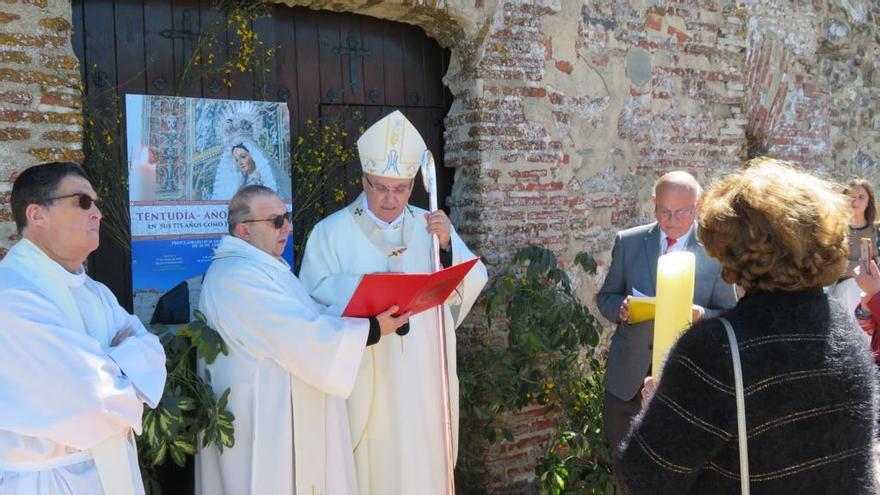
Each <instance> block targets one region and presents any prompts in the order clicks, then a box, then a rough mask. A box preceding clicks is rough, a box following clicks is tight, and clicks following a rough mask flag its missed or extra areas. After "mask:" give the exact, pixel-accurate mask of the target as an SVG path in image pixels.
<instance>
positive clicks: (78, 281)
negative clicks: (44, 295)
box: [19, 239, 86, 288]
mask: <svg viewBox="0 0 880 495" xmlns="http://www.w3.org/2000/svg"><path fill="white" fill-rule="evenodd" d="M19 242H20V243H22V246H23V247H25V248H27V249H28V251H30V252H31V255H34V256H41V257H44V258H46V261H48V263H46V267H47V268H49V269H50V270H52V271H54V272H56V273H57V274H58V275H57V276H59V277H61V280H63V281H64V282H65V284H66V285H67V286H68V287H72V288H76V287H82V285H83V284H84V283H85V281H86V271H85V270H84V269H83V267H82V266H80V267H79V270H77V272H76V273H70V272H69V271H67V268H64V267H63V266H61V264H60V263H58V262H57V261H55V260H53V259H52V258H50V257H49V255H47V254H46V252H45V251H43V250H42V249H40V247H39V246H37V245H36V244H34V243H33V242H31V241H29V240H28V239H22V240H20V241H19Z"/></svg>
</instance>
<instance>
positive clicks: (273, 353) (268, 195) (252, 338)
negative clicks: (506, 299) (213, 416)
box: [196, 185, 409, 495]
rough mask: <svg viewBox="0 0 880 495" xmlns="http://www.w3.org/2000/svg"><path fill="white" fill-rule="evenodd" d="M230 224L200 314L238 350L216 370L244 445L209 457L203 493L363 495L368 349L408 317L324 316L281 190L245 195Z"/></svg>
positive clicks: (199, 466) (203, 456)
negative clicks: (361, 384)
mask: <svg viewBox="0 0 880 495" xmlns="http://www.w3.org/2000/svg"><path fill="white" fill-rule="evenodd" d="M227 220H228V222H229V234H230V235H227V236H224V237H223V239H222V240H221V241H220V244H219V245H218V246H217V249H216V250H215V251H214V260H213V261H212V262H211V266H210V268H208V272H207V274H205V279H204V282H203V283H202V292H201V296H200V299H199V308H200V309H201V311H202V312H204V314H205V317H206V318H207V320H208V324H209V326H211V328H213V329H215V330H217V332H219V333H220V335H221V336H222V337H223V340H224V341H225V342H226V345H227V347H228V349H229V355H228V356H223V355H221V356H218V357H217V360H216V361H214V363H212V364H210V365H207V366H206V368H207V371H209V372H210V375H211V385H212V386H213V387H214V391H215V392H216V393H218V394H219V393H222V392H223V390H225V389H226V388H230V390H231V391H230V393H229V403H228V405H229V409H230V410H231V412H232V414H234V415H235V422H234V425H235V446H234V447H232V448H227V449H223V451H222V452H220V450H218V448H217V447H216V446H214V445H210V446H208V447H206V448H204V449H202V450H201V451H199V454H198V455H197V457H196V493H197V494H202V495H270V494H271V495H294V494H296V495H357V485H356V481H355V473H354V461H353V458H352V453H351V451H352V448H351V439H350V437H349V435H348V429H349V428H348V415H347V412H346V409H345V398H346V397H348V394H349V393H350V392H351V388H352V386H353V385H354V381H355V377H356V375H357V370H358V368H359V366H360V362H361V357H362V356H363V355H364V353H365V350H366V349H367V348H368V347H367V346H372V345H373V344H375V343H377V342H379V340H380V338H381V336H382V335H387V334H390V333H393V332H394V331H395V330H396V329H398V328H399V327H400V326H402V325H403V324H405V323H406V320H407V318H408V317H409V314H403V315H400V316H397V317H393V316H391V315H392V313H393V312H395V311H397V309H398V308H397V306H392V307H391V308H389V309H388V310H387V311H385V312H384V313H381V314H380V315H378V316H377V317H375V318H369V319H364V318H339V317H337V316H325V315H323V314H322V313H321V311H322V309H323V308H321V307H320V306H318V305H317V304H315V303H314V302H313V301H312V299H311V298H310V297H309V294H308V292H307V291H306V289H305V287H303V286H302V284H301V283H300V281H299V280H298V279H297V278H296V276H294V274H293V272H291V270H290V265H288V264H287V262H286V261H284V259H283V258H281V253H282V252H283V251H284V246H285V245H286V244H287V241H288V238H289V236H290V221H289V220H290V216H289V213H288V212H287V207H286V206H285V204H284V202H283V201H282V200H281V198H280V197H278V195H277V194H275V193H274V192H273V191H272V190H271V189H269V188H267V187H265V186H260V185H251V186H245V187H243V188H242V189H240V190H239V191H238V192H237V193H235V196H233V197H232V201H231V202H230V203H229V213H228V215H227Z"/></svg>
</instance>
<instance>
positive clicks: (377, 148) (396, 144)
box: [357, 110, 427, 179]
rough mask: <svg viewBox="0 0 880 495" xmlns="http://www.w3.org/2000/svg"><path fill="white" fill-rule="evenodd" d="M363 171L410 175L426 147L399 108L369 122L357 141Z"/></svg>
mask: <svg viewBox="0 0 880 495" xmlns="http://www.w3.org/2000/svg"><path fill="white" fill-rule="evenodd" d="M357 147H358V154H359V155H360V159H361V168H362V169H363V171H364V173H365V174H370V175H376V176H379V177H389V178H392V179H412V178H413V177H415V176H416V174H417V173H418V171H419V164H420V163H421V159H422V153H423V152H424V151H425V149H427V146H426V145H425V140H424V139H422V135H421V134H419V131H417V130H416V128H415V127H414V126H413V125H412V123H411V122H410V121H408V120H406V117H404V116H403V114H402V113H400V110H395V111H394V112H392V113H390V114H388V115H386V116H385V117H383V118H382V119H381V120H379V121H378V122H376V123H375V124H373V125H371V126H370V128H369V129H367V130H366V132H364V134H363V136H361V138H360V139H358V142H357Z"/></svg>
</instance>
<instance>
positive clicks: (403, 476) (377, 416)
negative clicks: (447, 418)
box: [300, 195, 487, 495]
mask: <svg viewBox="0 0 880 495" xmlns="http://www.w3.org/2000/svg"><path fill="white" fill-rule="evenodd" d="M365 203H366V202H365V201H364V200H363V195H361V197H359V198H358V199H357V200H355V201H354V202H353V203H352V204H350V205H349V206H348V207H347V208H344V209H342V210H340V211H338V212H336V213H334V214H332V215H330V216H329V217H327V218H326V219H324V220H322V221H321V222H319V223H318V224H317V225H316V226H315V228H314V230H313V231H312V233H311V235H310V237H309V240H308V243H307V245H306V251H305V255H304V257H303V265H302V270H301V273H300V278H301V280H302V281H303V283H304V284H305V285H306V286H307V287H308V289H309V291H310V293H311V294H312V297H313V298H315V300H317V301H318V302H320V303H321V304H325V305H327V306H330V310H331V311H332V312H334V314H341V312H342V311H343V310H344V309H345V306H346V305H347V304H348V301H349V299H350V298H351V296H352V294H353V293H354V291H355V288H356V287H357V285H358V283H359V282H360V279H361V276H362V275H363V274H365V273H374V272H404V273H430V272H431V236H430V235H429V234H428V233H427V230H426V228H427V224H426V221H425V217H424V215H425V213H427V212H426V211H425V210H422V209H419V208H416V207H413V206H407V208H405V210H404V212H403V214H402V219H401V221H396V222H394V223H393V225H390V226H388V227H387V228H381V227H379V226H378V225H377V223H376V222H374V221H373V220H372V219H371V218H370V215H369V212H368V211H366V208H365V206H364V205H365ZM450 237H451V241H450V243H451V247H452V263H453V264H458V263H461V262H463V261H467V260H470V259H473V258H475V256H474V254H473V253H472V252H471V251H470V250H469V249H468V248H467V246H465V244H464V242H463V241H462V240H461V238H460V237H459V236H458V234H456V233H455V231H454V230H452V231H451V232H450ZM486 280H487V275H486V268H485V266H484V265H483V264H482V262H478V263H477V264H476V265H475V266H474V267H473V268H472V269H471V271H470V273H469V274H468V275H467V276H466V277H465V279H464V281H463V282H462V284H461V285H460V286H459V288H458V291H459V293H460V294H459V295H460V299H459V301H460V303H459V304H454V305H449V304H447V305H445V306H444V310H445V312H446V329H445V331H446V342H447V347H448V350H447V358H448V365H449V396H450V407H451V413H452V423H453V442H454V445H453V447H454V451H455V450H457V444H458V375H457V373H456V354H455V328H456V327H457V326H458V325H459V324H460V323H461V322H462V320H463V319H464V318H465V316H467V314H468V312H469V311H470V309H471V307H472V306H473V304H474V301H475V300H476V298H477V296H478V295H479V293H480V290H481V289H482V288H483V285H485V283H486ZM409 324H410V331H409V333H408V334H407V335H406V336H404V337H400V336H398V335H391V336H388V337H385V338H383V339H382V340H381V341H380V342H379V343H378V344H376V345H374V346H372V347H371V348H370V349H368V351H367V354H366V355H365V357H364V360H363V362H362V364H361V369H360V372H359V374H358V379H357V383H356V384H355V387H354V390H353V392H352V394H351V397H349V400H348V411H349V419H350V424H351V434H352V441H353V442H354V449H355V450H354V454H355V464H356V465H357V474H358V486H359V488H360V492H361V495H409V494H415V493H417V494H419V495H432V494H442V493H445V486H446V485H445V480H446V468H445V465H446V464H445V455H444V447H443V445H444V440H443V428H444V426H443V412H442V410H441V408H442V395H441V381H440V378H439V370H440V351H439V338H438V334H437V314H436V312H435V311H433V310H429V311H425V312H423V313H420V314H418V315H415V316H413V317H412V318H410V322H409Z"/></svg>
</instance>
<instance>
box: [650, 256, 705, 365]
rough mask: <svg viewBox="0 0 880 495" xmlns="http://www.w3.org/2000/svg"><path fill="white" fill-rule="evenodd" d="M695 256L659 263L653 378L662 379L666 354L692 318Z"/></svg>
mask: <svg viewBox="0 0 880 495" xmlns="http://www.w3.org/2000/svg"><path fill="white" fill-rule="evenodd" d="M695 272H696V258H694V253H690V252H687V251H678V252H675V253H670V254H664V255H663V256H661V257H660V259H659V260H657V309H656V313H655V315H654V352H653V359H652V361H651V363H652V374H653V375H654V376H655V377H659V376H660V373H661V371H662V370H663V363H664V361H665V360H666V354H667V353H668V352H669V349H670V348H672V344H673V343H674V342H675V339H677V338H678V336H679V334H681V332H682V331H684V330H686V329H687V328H688V326H690V324H691V319H692V318H693V311H692V307H693V304H694V274H695Z"/></svg>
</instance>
